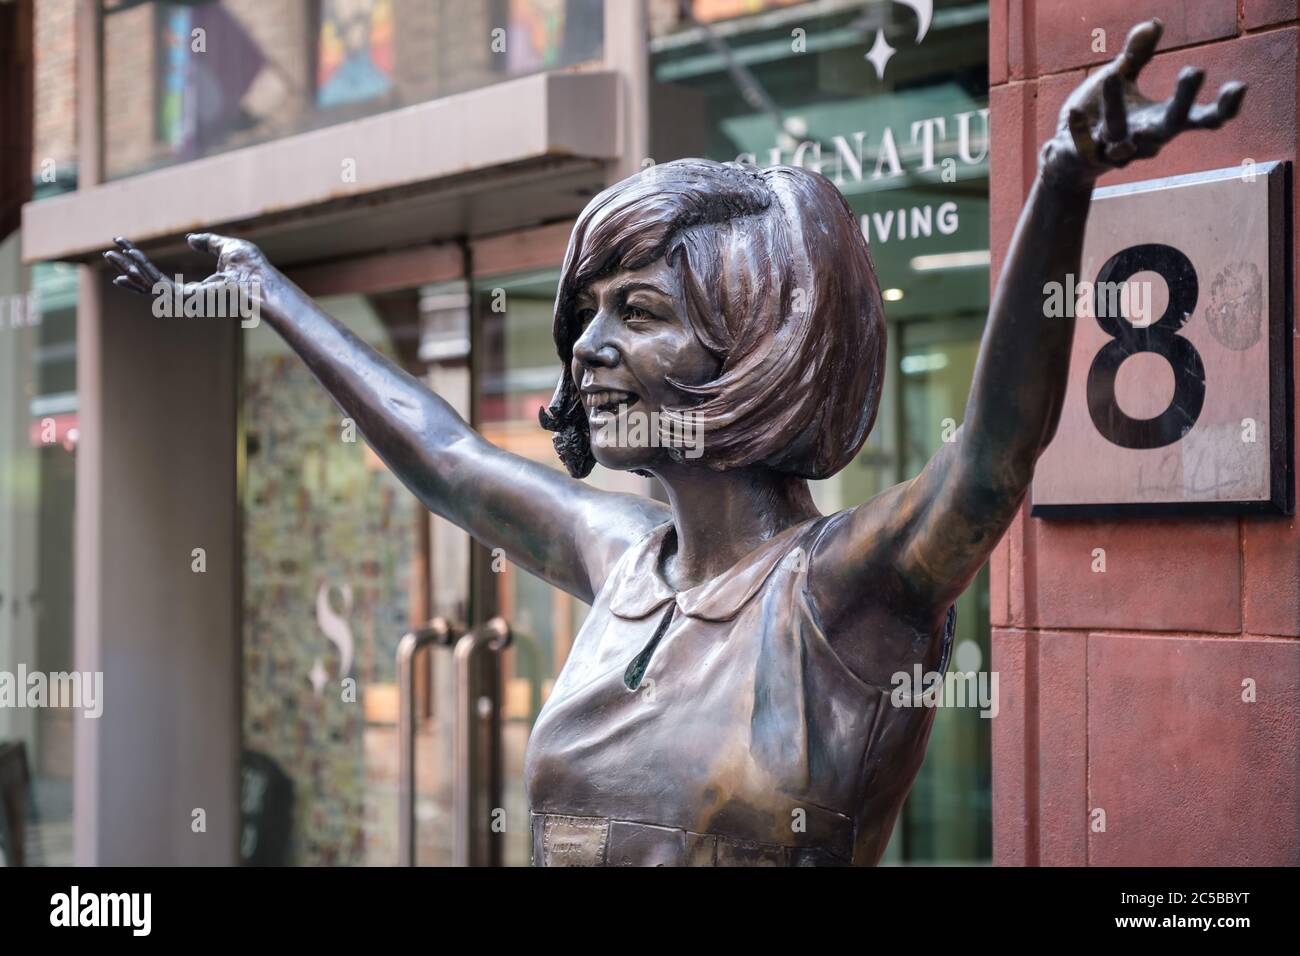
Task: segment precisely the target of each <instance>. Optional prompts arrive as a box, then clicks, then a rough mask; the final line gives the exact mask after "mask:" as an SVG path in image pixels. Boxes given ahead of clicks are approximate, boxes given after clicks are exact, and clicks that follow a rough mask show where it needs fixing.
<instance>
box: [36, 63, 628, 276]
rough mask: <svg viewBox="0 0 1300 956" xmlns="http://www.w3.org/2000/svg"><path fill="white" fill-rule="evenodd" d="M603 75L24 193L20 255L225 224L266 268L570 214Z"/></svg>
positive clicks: (69, 256) (600, 135)
mask: <svg viewBox="0 0 1300 956" xmlns="http://www.w3.org/2000/svg"><path fill="white" fill-rule="evenodd" d="M618 83H619V77H618V75H617V74H616V73H613V72H609V71H591V72H555V73H543V74H538V75H535V76H529V77H524V78H522V79H518V80H513V81H510V82H505V83H500V84H497V85H495V86H491V87H487V88H485V89H479V90H474V91H472V92H468V93H463V94H459V95H456V96H449V97H446V98H443V99H440V100H434V101H432V102H428V103H421V104H418V105H415V106H410V107H407V108H404V109H400V110H394V111H391V112H387V113H382V114H379V115H376V116H370V117H367V118H365V119H360V120H356V121H355V122H351V123H344V124H340V125H337V126H331V127H328V128H325V129H320V130H315V131H312V132H309V133H303V134H300V135H296V136H289V137H285V138H282V139H278V140H274V141H271V142H267V143H262V144H259V145H256V146H250V147H247V148H245V149H240V150H235V151H233V152H228V153H222V154H219V155H216V156H211V157H208V158H206V159H200V160H196V161H194V162H190V163H185V164H183V165H180V166H174V167H169V168H166V169H161V170H156V171H153V172H148V173H144V174H141V175H138V176H133V177H130V178H127V179H121V180H116V181H113V182H109V183H105V184H103V185H99V186H95V187H92V188H89V189H84V190H79V191H76V192H72V193H68V194H66V195H63V196H58V197H54V198H51V199H46V200H43V201H40V202H33V203H28V204H27V205H26V206H25V207H24V209H23V254H24V257H25V259H26V260H27V261H28V262H36V261H43V260H80V259H89V258H91V257H93V256H96V255H98V254H99V252H100V251H102V250H103V249H105V248H108V247H110V246H111V244H112V239H113V237H114V236H119V235H126V236H130V237H132V238H133V239H134V240H135V241H137V242H139V243H142V244H145V245H148V244H154V245H155V246H159V245H167V244H170V243H171V242H173V241H174V242H177V243H179V240H180V239H181V237H182V236H183V235H184V233H186V232H189V231H194V230H199V229H205V230H206V229H212V230H217V231H221V230H227V231H230V232H235V233H237V234H239V235H241V236H243V237H245V238H249V239H253V240H255V241H258V242H259V243H261V244H262V246H263V248H264V249H265V250H266V251H267V253H268V254H270V255H271V256H272V257H273V258H277V260H278V261H280V262H282V263H292V262H302V261H310V260H311V259H313V258H319V257H321V256H325V255H329V256H336V255H339V254H346V253H349V252H359V251H365V250H370V249H377V248H385V247H392V246H394V245H399V244H403V243H410V242H420V241H423V242H429V241H437V240H439V239H446V238H452V237H455V236H473V235H478V234H483V233H488V232H496V231H502V230H505V229H511V228H517V227H521V226H527V225H532V224H535V223H538V222H545V221H548V220H550V219H555V218H560V217H564V216H571V215H574V214H576V212H577V211H578V210H580V209H581V208H582V206H583V205H584V204H585V202H586V201H587V199H588V198H589V197H590V195H591V193H592V191H593V190H598V189H599V188H601V187H602V186H603V185H604V182H603V170H604V164H605V163H606V162H607V161H609V160H612V159H616V158H617V157H618V155H619V139H618V136H619V129H620V122H619V110H620V105H619V96H618Z"/></svg>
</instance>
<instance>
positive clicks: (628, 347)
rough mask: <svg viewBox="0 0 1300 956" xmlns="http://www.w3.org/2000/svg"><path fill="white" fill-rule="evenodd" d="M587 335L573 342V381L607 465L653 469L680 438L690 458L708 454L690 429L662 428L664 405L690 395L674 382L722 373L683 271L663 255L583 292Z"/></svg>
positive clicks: (580, 312)
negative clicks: (701, 331)
mask: <svg viewBox="0 0 1300 956" xmlns="http://www.w3.org/2000/svg"><path fill="white" fill-rule="evenodd" d="M574 308H575V312H576V314H577V316H578V320H579V322H580V323H581V325H582V332H581V334H580V335H579V336H578V340H577V341H576V342H574V344H573V363H572V366H571V371H572V374H573V381H574V382H575V383H576V384H577V386H578V390H579V392H580V393H581V397H582V403H583V408H584V409H585V410H586V413H587V424H588V426H589V427H590V430H591V450H592V453H593V454H594V455H595V457H596V461H598V462H600V463H601V464H602V465H604V466H605V467H606V468H614V469H619V470H627V469H631V468H641V469H645V470H650V471H653V470H655V468H656V467H657V466H662V465H663V464H665V463H667V462H669V461H671V460H672V459H671V458H670V456H669V454H668V450H667V448H665V447H664V443H665V442H666V441H669V440H675V441H676V442H677V444H678V445H679V447H682V448H683V453H684V455H685V457H686V458H687V460H691V459H698V458H699V457H700V456H701V455H702V453H703V450H704V449H703V446H702V437H703V436H702V435H701V434H700V433H699V432H698V431H696V432H694V434H692V430H691V429H690V428H686V429H678V430H677V432H676V435H675V436H669V435H668V433H669V429H667V428H665V429H664V431H663V432H661V430H660V418H659V415H660V413H661V412H662V411H663V409H665V408H682V407H683V406H686V405H689V404H690V399H689V397H688V396H687V395H686V394H685V393H684V392H682V391H681V390H680V389H678V388H676V387H675V386H673V385H670V384H669V382H668V379H670V378H671V379H672V380H674V381H677V382H682V383H685V384H688V385H700V384H703V383H705V382H708V381H711V380H713V379H714V378H716V377H717V375H718V371H719V363H718V360H717V359H715V358H714V357H713V356H712V355H711V354H710V353H709V352H708V351H707V350H706V349H705V348H704V346H703V345H702V344H700V341H699V339H697V338H696V337H695V333H694V332H692V331H691V328H690V326H689V325H688V324H687V322H686V318H685V316H686V307H685V302H684V297H683V294H682V286H681V281H680V278H679V277H678V274H677V270H675V269H673V268H671V267H670V266H669V265H668V264H667V262H665V261H664V260H663V259H659V260H657V261H655V262H652V263H651V264H650V265H648V266H645V267H644V268H642V269H637V270H635V271H629V272H616V273H613V274H611V275H609V276H606V277H604V278H601V279H597V280H595V281H593V282H592V283H591V284H590V285H588V286H586V288H584V289H582V290H581V291H580V292H579V294H578V297H577V300H576V302H575V306H574Z"/></svg>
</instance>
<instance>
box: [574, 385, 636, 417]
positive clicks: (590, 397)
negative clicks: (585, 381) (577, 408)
mask: <svg viewBox="0 0 1300 956" xmlns="http://www.w3.org/2000/svg"><path fill="white" fill-rule="evenodd" d="M637 401H638V396H637V395H636V393H634V392H623V391H619V390H618V389H601V390H599V391H596V390H592V391H586V392H583V393H582V404H583V406H585V407H586V409H587V412H588V413H589V414H591V413H595V412H613V411H616V410H617V409H618V408H619V407H620V406H625V405H634V404H636V402H637Z"/></svg>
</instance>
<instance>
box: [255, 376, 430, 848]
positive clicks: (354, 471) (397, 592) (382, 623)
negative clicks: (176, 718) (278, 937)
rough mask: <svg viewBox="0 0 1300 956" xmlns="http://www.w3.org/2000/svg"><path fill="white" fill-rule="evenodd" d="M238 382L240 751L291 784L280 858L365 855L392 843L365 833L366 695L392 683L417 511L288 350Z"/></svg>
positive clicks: (405, 618) (403, 626)
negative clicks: (259, 758) (263, 760)
mask: <svg viewBox="0 0 1300 956" xmlns="http://www.w3.org/2000/svg"><path fill="white" fill-rule="evenodd" d="M244 380H245V397H244V402H243V415H244V422H245V429H246V433H247V445H248V456H247V474H246V478H245V492H244V509H245V513H244V598H243V600H244V626H243V639H244V646H243V668H244V672H243V684H244V686H243V693H244V716H243V723H244V727H243V732H244V747H245V748H246V749H252V750H256V751H260V752H261V753H264V754H266V755H267V756H269V757H270V758H271V759H273V760H274V761H276V762H277V763H278V764H279V765H280V767H281V768H282V769H283V770H284V771H285V773H287V774H288V775H289V777H290V779H291V780H292V781H293V786H294V808H293V836H292V839H291V840H290V844H289V854H290V857H289V862H291V863H293V864H296V865H304V866H312V865H349V864H359V863H363V862H366V861H367V860H371V861H373V860H374V857H373V854H368V853H367V844H368V843H370V844H376V843H378V844H389V843H391V842H392V841H391V834H387V833H383V834H380V833H368V832H367V823H366V812H365V807H366V787H367V778H366V773H365V751H364V747H363V744H364V739H363V735H364V732H365V721H364V713H365V711H364V705H365V695H366V692H367V688H373V687H375V686H376V685H377V684H392V683H393V682H394V680H395V675H394V654H395V653H396V650H397V642H398V640H399V639H400V638H401V635H402V634H403V633H404V632H405V631H406V630H407V624H408V620H409V601H410V588H411V574H412V558H413V556H414V554H415V549H416V547H417V516H418V515H419V513H420V512H419V507H418V505H417V504H416V503H415V501H414V499H413V498H412V497H411V495H410V494H409V493H408V492H407V491H406V490H405V489H404V488H403V487H402V486H401V484H400V483H399V482H398V481H397V479H396V478H394V477H393V476H392V475H391V474H389V472H388V471H386V470H385V469H383V468H381V467H376V466H375V464H374V463H375V459H374V457H373V456H370V455H368V454H367V452H366V448H365V445H364V443H363V440H362V439H361V437H360V436H359V435H358V436H357V439H356V442H355V443H348V442H345V441H343V440H342V437H341V432H342V430H341V425H340V421H341V415H340V412H339V411H338V409H337V408H336V407H335V406H334V404H333V403H332V402H331V401H330V399H329V398H328V396H327V395H326V394H325V393H324V391H323V390H322V389H321V387H320V385H319V384H318V383H317V382H316V381H315V379H313V378H312V377H311V374H310V373H309V372H308V371H307V369H306V367H305V366H303V364H302V363H301V361H299V360H298V359H297V358H296V357H293V356H289V355H260V356H256V355H255V356H249V357H248V359H247V361H246V364H245V373H244ZM367 459H369V462H370V463H369V464H368V463H367ZM322 588H325V589H326V594H327V603H328V607H329V610H327V611H326V610H324V609H322V608H320V607H318V602H320V601H321V594H322ZM349 597H350V603H349V601H348V598H349ZM322 612H323V613H322ZM334 618H337V619H338V620H333V619H334ZM322 620H324V622H325V624H324V626H322V623H321V622H322ZM349 651H350V656H351V663H350V664H347V665H346V666H347V668H348V669H347V672H346V673H341V668H343V667H344V666H345V663H346V658H347V657H348V656H349ZM345 677H353V678H355V679H356V685H357V692H356V701H355V702H348V701H346V700H344V690H343V688H342V686H341V682H342V680H343V678H345ZM370 816H371V820H372V823H371V824H370V826H371V827H374V826H376V825H377V824H376V823H375V822H374V814H373V813H372V814H371V815H370ZM388 825H389V826H391V821H390V822H389V824H388ZM371 849H373V846H372V847H371ZM388 862H392V861H388Z"/></svg>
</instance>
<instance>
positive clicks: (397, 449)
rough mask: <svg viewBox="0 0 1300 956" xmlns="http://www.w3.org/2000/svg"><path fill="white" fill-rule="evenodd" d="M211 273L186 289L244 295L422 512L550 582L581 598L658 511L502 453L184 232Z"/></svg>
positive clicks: (369, 351)
mask: <svg viewBox="0 0 1300 956" xmlns="http://www.w3.org/2000/svg"><path fill="white" fill-rule="evenodd" d="M188 239H189V243H190V245H191V246H193V247H194V248H195V249H197V250H198V251H200V252H208V253H211V254H213V255H215V256H216V257H217V269H216V272H215V273H214V274H213V275H211V276H209V277H208V278H206V279H204V280H203V281H202V282H201V283H197V284H195V285H197V286H198V288H193V287H189V288H187V289H186V290H185V292H184V295H183V297H185V298H188V297H190V296H191V295H192V294H194V293H202V292H203V291H204V289H205V288H206V287H213V286H219V287H223V288H232V287H234V288H239V289H242V290H251V293H252V294H254V295H256V296H257V302H258V305H259V307H260V317H261V318H262V319H264V320H265V321H266V322H267V324H268V325H270V326H271V327H272V328H273V329H275V331H276V332H278V333H279V334H280V335H281V337H283V338H284V340H285V342H287V343H288V344H289V345H290V346H291V347H292V348H293V350H294V351H295V352H297V353H298V355H299V356H301V357H302V359H303V361H304V362H306V364H307V366H308V368H310V369H311V371H312V373H313V374H314V375H315V376H316V378H317V379H318V380H319V381H320V383H321V384H322V385H323V386H324V387H325V389H326V391H328V392H329V393H330V395H332V396H333V397H334V400H335V401H336V402H337V403H338V405H339V407H340V408H341V409H342V410H343V412H344V414H345V415H347V416H348V417H350V418H352V419H353V420H354V421H355V422H356V423H357V427H358V429H359V430H360V431H361V433H362V434H363V435H364V436H365V438H366V441H367V442H369V444H370V446H371V447H372V448H373V449H374V450H375V452H376V453H377V454H378V455H379V456H380V457H381V458H382V459H383V460H384V462H385V463H386V464H387V465H388V467H389V468H390V469H392V471H393V473H394V474H395V475H397V477H398V478H400V479H401V480H402V482H403V483H404V484H405V485H406V486H407V488H409V489H410V490H411V491H412V492H413V493H414V494H415V495H416V496H417V497H418V498H419V499H420V500H421V501H422V502H423V503H424V504H425V505H426V507H428V508H429V509H430V510H431V511H433V512H434V513H435V514H439V515H441V516H442V517H444V518H447V519H448V520H450V521H452V522H453V523H455V524H456V525H458V526H459V527H461V528H463V529H465V530H466V531H468V532H469V533H470V534H472V535H473V536H474V537H475V538H477V539H478V540H479V541H480V542H482V543H483V544H484V545H486V546H487V547H490V548H497V547H499V548H502V549H504V551H505V553H506V554H507V555H508V556H509V557H510V559H511V560H512V561H514V562H515V563H516V564H518V565H520V566H521V567H523V568H526V569H527V570H529V571H532V572H534V573H536V574H538V575H540V576H541V577H542V578H544V579H545V580H547V581H550V582H551V583H552V584H554V585H556V586H557V587H560V588H563V589H564V590H566V591H568V592H569V593H571V594H573V595H575V596H577V597H579V598H581V599H582V600H584V601H588V602H590V601H591V600H592V597H593V595H594V594H595V592H596V591H597V590H599V588H600V586H601V583H602V582H603V581H604V578H605V575H606V574H607V572H608V570H609V568H610V567H611V566H612V564H613V562H614V561H615V560H617V558H618V557H619V556H620V555H621V554H622V552H623V550H624V549H626V547H627V546H628V545H629V544H631V543H632V542H633V541H635V540H637V538H639V537H641V536H642V535H644V534H645V533H646V531H647V530H649V529H650V528H652V527H654V525H656V524H658V523H661V522H663V521H665V520H666V517H667V516H666V509H664V508H663V506H662V505H660V504H659V503H657V502H654V501H652V500H649V499H645V498H640V497H637V496H634V495H623V494H613V493H610V492H606V491H602V490H600V489H597V488H595V487H593V486H591V485H589V484H587V483H585V482H581V481H576V480H574V479H573V478H571V477H569V476H567V475H564V474H562V473H561V472H559V471H557V470H555V469H552V468H546V467H544V466H542V465H539V464H537V463H535V462H532V461H529V460H527V459H525V458H521V457H519V456H518V455H513V454H511V453H509V452H506V451H503V450H502V449H500V448H498V447H496V446H495V445H493V444H491V443H490V442H488V441H487V440H485V439H484V438H482V437H481V436H480V435H479V434H477V433H476V432H475V431H474V430H473V429H472V428H470V426H469V425H468V424H466V422H465V421H464V420H463V419H462V418H461V417H460V415H458V414H457V413H456V411H455V410H454V409H453V408H452V407H451V405H449V404H448V403H447V402H446V401H444V400H443V399H442V398H441V397H439V396H438V395H435V394H434V393H433V392H431V391H430V390H429V389H428V387H426V386H425V385H424V384H423V383H422V382H420V381H419V380H417V379H416V378H414V377H413V376H411V375H410V374H408V373H407V372H405V371H404V370H402V369H401V368H399V367H397V366H396V365H395V364H394V363H393V362H392V361H391V360H390V359H388V358H387V357H386V356H384V355H382V354H381V353H379V352H377V351H375V350H374V349H373V348H371V347H370V346H369V345H368V344H367V343H365V342H363V341H362V340H361V339H360V338H358V337H357V336H356V335H354V334H353V333H352V332H351V331H350V330H348V329H347V328H346V327H345V326H344V325H342V324H341V323H340V322H338V321H337V320H335V319H334V318H333V317H331V316H329V315H327V314H326V313H325V312H323V311H322V310H321V309H320V308H319V307H318V306H317V305H316V303H314V302H313V301H312V300H311V299H310V298H309V297H308V296H307V295H306V294H305V293H304V292H303V291H302V290H301V289H299V288H298V287H297V286H296V285H294V284H293V282H291V281H290V280H289V279H288V278H286V277H285V276H284V275H283V274H282V273H281V272H280V271H279V270H278V269H276V268H275V267H274V266H272V265H271V264H270V263H269V262H268V261H267V260H266V257H265V256H264V255H263V254H262V251H261V250H260V249H258V248H257V246H255V245H253V244H252V243H250V242H245V241H243V240H240V239H231V238H227V237H224V236H217V235H213V234H211V233H194V234H191V235H190V236H189V237H188ZM117 245H118V247H119V249H120V251H116V252H107V253H105V257H106V258H107V259H108V260H109V261H110V262H112V263H113V265H114V266H115V267H116V268H117V269H118V271H119V272H120V273H121V275H119V276H117V277H116V278H115V279H114V280H113V281H114V283H115V284H116V285H118V286H119V287H121V288H125V289H129V290H131V291H133V292H139V293H142V294H144V295H150V296H159V295H164V296H172V295H174V291H173V288H172V281H171V280H170V279H168V278H167V277H166V276H165V275H163V274H162V272H161V271H160V270H159V269H158V268H157V266H155V265H154V264H153V263H152V262H150V261H149V259H148V258H147V257H146V256H145V255H144V254H143V253H142V252H141V251H140V250H139V249H137V248H136V247H135V246H134V245H133V244H132V243H131V242H129V241H128V240H126V239H118V240H117Z"/></svg>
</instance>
